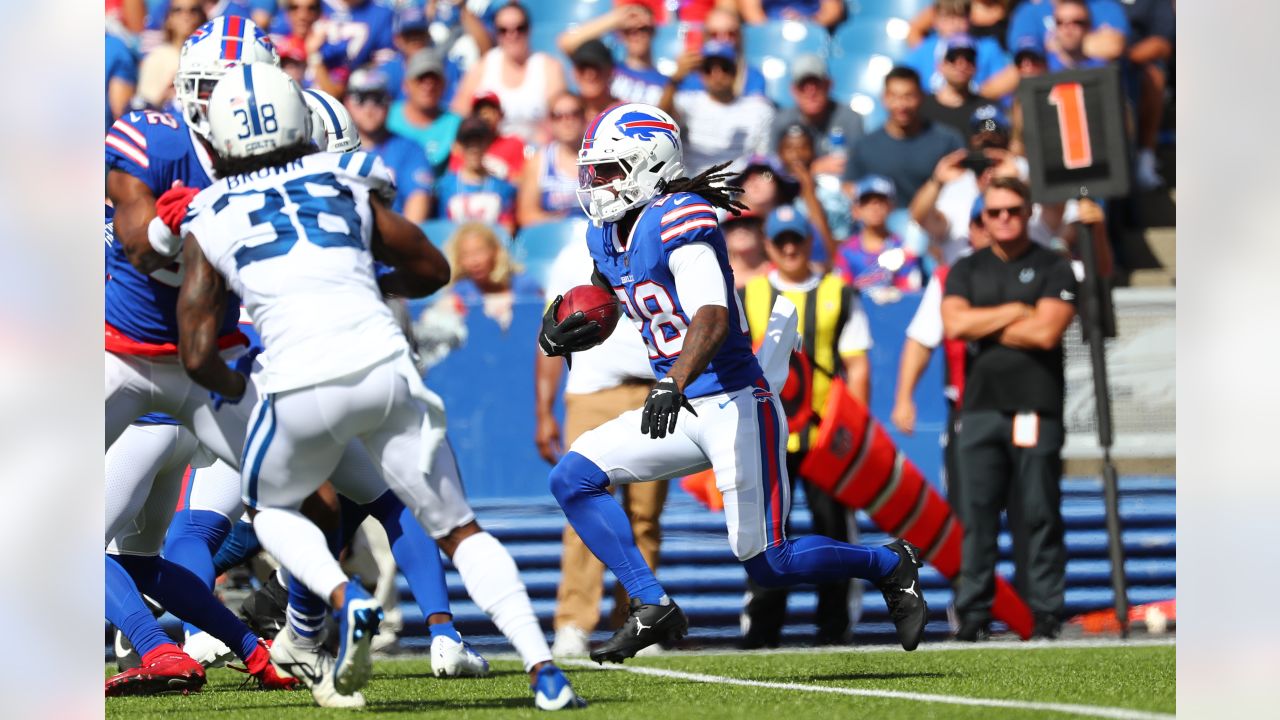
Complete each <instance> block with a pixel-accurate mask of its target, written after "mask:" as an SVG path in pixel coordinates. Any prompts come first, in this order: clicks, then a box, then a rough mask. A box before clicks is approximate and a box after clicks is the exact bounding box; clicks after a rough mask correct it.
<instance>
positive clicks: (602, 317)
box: [556, 285, 619, 342]
mask: <svg viewBox="0 0 1280 720" xmlns="http://www.w3.org/2000/svg"><path fill="white" fill-rule="evenodd" d="M579 310H581V311H582V314H583V315H586V316H587V319H588V320H595V321H596V322H598V323H600V341H601V342H604V339H605V338H607V337H609V336H610V335H611V334H613V329H614V328H615V327H617V326H618V312H619V311H618V298H617V297H616V296H615V295H614V294H613V293H611V292H609V291H608V290H604V289H602V288H600V287H597V286H595V285H579V286H577V287H575V288H572V289H570V290H569V292H567V293H565V294H564V299H563V300H561V301H560V309H559V312H557V313H556V321H557V322H563V321H564V319H565V318H567V317H569V316H570V315H572V314H574V313H576V312H578V311H579Z"/></svg>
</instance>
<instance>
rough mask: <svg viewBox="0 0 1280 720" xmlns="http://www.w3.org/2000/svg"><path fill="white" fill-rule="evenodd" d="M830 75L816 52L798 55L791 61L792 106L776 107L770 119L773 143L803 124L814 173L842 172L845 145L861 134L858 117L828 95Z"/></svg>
mask: <svg viewBox="0 0 1280 720" xmlns="http://www.w3.org/2000/svg"><path fill="white" fill-rule="evenodd" d="M830 93H831V75H830V74H829V73H828V72H827V63H826V61H825V60H823V59H822V58H821V57H819V56H817V55H801V56H800V57H798V58H796V59H795V61H794V62H793V63H792V64H791V97H792V98H794V99H795V103H796V104H795V107H791V108H785V109H783V110H779V111H778V114H777V115H776V116H775V117H774V119H773V144H774V147H777V146H778V145H779V143H780V142H781V140H782V135H783V131H784V130H786V129H787V128H789V127H790V126H792V125H795V124H797V123H799V124H800V125H803V126H804V127H805V128H806V129H807V130H808V131H809V132H810V134H811V135H812V136H813V139H814V152H815V154H816V157H815V158H814V161H813V165H812V166H811V168H810V169H811V170H812V171H813V174H814V175H835V176H836V177H840V176H841V175H843V174H844V167H845V163H846V162H847V161H848V155H849V148H850V147H851V146H852V145H853V144H854V143H855V142H857V141H858V139H859V138H861V137H862V116H861V115H859V114H858V113H856V112H854V111H853V110H851V109H849V106H848V105H847V104H845V103H838V102H836V101H835V100H833V99H832V98H831V94H830Z"/></svg>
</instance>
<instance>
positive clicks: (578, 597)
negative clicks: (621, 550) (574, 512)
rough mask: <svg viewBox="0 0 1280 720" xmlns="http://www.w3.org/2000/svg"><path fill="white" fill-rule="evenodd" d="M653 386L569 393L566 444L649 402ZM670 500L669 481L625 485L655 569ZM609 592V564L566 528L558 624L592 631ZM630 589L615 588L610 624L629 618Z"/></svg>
mask: <svg viewBox="0 0 1280 720" xmlns="http://www.w3.org/2000/svg"><path fill="white" fill-rule="evenodd" d="M649 389H650V386H648V385H641V384H635V385H620V386H618V387H615V388H609V389H608V390H600V391H598V392H594V393H591V394H588V395H572V394H568V393H566V394H565V396H564V409H565V410H564V414H565V423H564V424H565V437H564V446H565V447H569V446H571V445H573V442H574V440H577V439H578V436H579V435H581V434H583V433H584V432H586V431H588V430H591V429H593V428H595V427H597V426H599V425H603V424H604V423H606V422H608V421H610V420H612V419H614V418H616V417H617V416H619V415H621V414H622V413H624V412H626V411H627V410H633V409H635V408H638V407H641V406H643V405H644V401H645V398H647V397H648V396H649ZM666 500H667V481H666V480H662V481H660V482H644V483H631V484H628V485H626V486H624V487H623V488H622V507H623V509H624V510H626V513H627V517H628V518H630V520H631V531H632V533H634V534H635V537H636V546H637V547H638V548H639V549H640V554H641V555H643V556H644V560H645V562H646V563H648V565H649V568H650V569H652V570H653V571H655V572H657V570H658V549H659V546H660V545H661V543H662V528H661V526H659V524H658V516H659V515H660V514H661V513H662V505H663V503H665V502H666ZM603 595H604V563H601V562H600V561H599V560H598V559H596V556H595V555H593V554H592V553H591V551H590V550H588V549H587V546H586V545H585V544H583V542H582V539H581V538H579V537H578V533H576V532H574V530H573V527H572V526H571V525H568V524H566V525H565V527H564V553H563V555H562V556H561V558H560V587H559V589H557V591H556V617H555V628H556V630H559V629H561V628H563V627H566V626H569V625H572V626H574V627H578V628H581V629H583V630H585V631H587V632H588V633H589V632H591V631H593V630H595V628H596V625H597V624H599V622H600V600H601V598H602V597H603ZM628 601H629V598H628V597H627V591H626V590H625V589H624V588H623V587H622V584H621V583H618V584H617V586H616V587H615V589H614V606H613V614H612V615H611V616H610V619H609V620H610V627H620V626H621V625H622V623H623V621H625V620H626V617H627V612H628V610H627V603H628Z"/></svg>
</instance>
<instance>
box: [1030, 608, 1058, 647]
mask: <svg viewBox="0 0 1280 720" xmlns="http://www.w3.org/2000/svg"><path fill="white" fill-rule="evenodd" d="M1035 619H1036V624H1035V629H1034V630H1032V631H1031V639H1032V640H1057V639H1058V636H1059V635H1061V634H1062V621H1061V620H1059V619H1058V616H1057V615H1054V614H1053V613H1039V612H1038V613H1036V614H1035Z"/></svg>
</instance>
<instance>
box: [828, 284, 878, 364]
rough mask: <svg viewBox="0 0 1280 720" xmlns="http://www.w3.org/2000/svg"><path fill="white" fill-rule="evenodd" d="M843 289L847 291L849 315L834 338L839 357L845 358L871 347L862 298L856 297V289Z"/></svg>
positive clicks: (869, 329)
mask: <svg viewBox="0 0 1280 720" xmlns="http://www.w3.org/2000/svg"><path fill="white" fill-rule="evenodd" d="M844 291H845V292H846V293H848V296H847V297H846V298H845V303H846V304H845V307H846V308H848V310H847V312H848V313H849V315H848V317H847V318H845V321H844V328H842V329H841V330H840V337H838V338H836V352H838V353H840V357H842V358H847V357H849V356H851V355H862V354H863V353H865V352H866V351H867V350H869V349H871V323H869V322H868V321H867V312H866V311H865V310H863V309H862V299H861V298H860V297H858V293H857V291H856V290H854V289H853V288H852V287H849V286H845V289H844Z"/></svg>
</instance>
